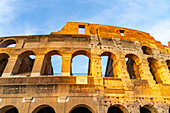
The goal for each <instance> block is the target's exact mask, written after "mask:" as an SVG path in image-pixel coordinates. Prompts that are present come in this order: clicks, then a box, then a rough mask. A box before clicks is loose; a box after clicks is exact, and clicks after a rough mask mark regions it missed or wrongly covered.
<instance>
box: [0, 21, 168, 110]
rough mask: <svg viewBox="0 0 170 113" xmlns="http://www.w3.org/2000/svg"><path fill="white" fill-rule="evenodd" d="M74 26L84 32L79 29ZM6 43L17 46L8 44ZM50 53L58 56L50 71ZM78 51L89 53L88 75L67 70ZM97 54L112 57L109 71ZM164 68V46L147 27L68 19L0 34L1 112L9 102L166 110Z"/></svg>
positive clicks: (17, 105) (13, 105)
mask: <svg viewBox="0 0 170 113" xmlns="http://www.w3.org/2000/svg"><path fill="white" fill-rule="evenodd" d="M79 28H84V30H85V34H78V29H79ZM122 33H123V34H122ZM10 44H16V46H15V47H7V46H8V45H10ZM169 46H170V45H169ZM29 55H35V56H36V57H35V60H31V59H30V58H29V57H28V56H29ZM52 55H60V56H61V57H62V67H61V75H57V76H54V75H52V74H53V68H52V66H51V62H50V60H51V58H50V57H51V56H52ZM77 55H85V56H87V57H88V58H89V59H90V63H89V67H90V68H89V75H86V76H75V75H72V72H71V70H72V67H71V63H72V59H73V58H74V57H75V56H77ZM101 56H108V57H110V58H111V59H112V61H113V63H112V64H109V66H110V67H109V70H110V69H111V68H112V69H113V75H114V76H111V77H104V76H102V70H101V66H102V65H101ZM7 58H8V62H7V64H6V66H5V61H6V60H7ZM25 58H27V59H25ZM127 58H129V59H130V60H129V61H127ZM4 59H5V60H4ZM1 62H2V63H1ZM80 63H81V62H80ZM23 64H25V65H23ZM127 65H129V66H127ZM4 66H5V68H4ZM127 67H128V70H129V72H128V70H127ZM169 68H170V48H169V47H167V46H164V45H162V44H161V43H160V42H158V41H156V40H155V39H154V38H153V37H152V36H150V35H149V34H148V33H145V32H141V31H137V30H132V29H127V28H121V27H113V26H105V25H97V24H89V23H75V22H68V23H67V24H66V25H65V26H64V27H63V28H62V29H61V30H60V31H54V32H52V33H51V34H49V35H32V36H13V37H1V41H0V73H1V72H3V73H2V74H1V77H0V113H1V112H2V113H5V112H6V111H7V110H9V109H12V108H17V110H18V112H19V113H37V112H38V111H39V110H40V109H41V108H45V107H52V108H53V109H54V111H55V112H56V113H72V112H71V111H73V110H74V109H76V108H79V107H83V108H86V109H88V110H90V111H91V112H92V113H107V112H108V111H109V110H110V109H115V108H117V109H120V110H121V111H122V112H123V113H142V111H141V109H148V110H149V111H150V112H151V113H169V109H170V70H169ZM1 70H2V71H1ZM132 75H133V76H132ZM108 113H109V112H108Z"/></svg>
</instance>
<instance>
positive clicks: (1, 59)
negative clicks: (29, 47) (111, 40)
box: [0, 50, 170, 83]
mask: <svg viewBox="0 0 170 113" xmlns="http://www.w3.org/2000/svg"><path fill="white" fill-rule="evenodd" d="M55 55H57V56H59V57H60V66H58V67H57V68H60V73H61V67H62V54H61V53H60V52H59V51H57V50H53V51H50V52H48V53H47V54H45V56H44V61H43V65H42V68H41V75H55V73H54V72H53V70H54V68H53V66H52V61H51V59H52V56H55ZM78 56H80V57H81V58H84V60H83V59H82V60H83V61H82V62H81V61H79V62H78V64H76V65H77V67H76V68H80V67H81V66H84V65H82V63H83V62H85V61H86V62H87V63H86V64H87V65H88V66H87V68H86V69H85V70H86V74H84V75H91V70H90V67H91V55H90V53H88V52H87V51H84V50H79V51H76V52H74V53H73V54H72V58H71V61H72V66H71V68H72V69H71V72H70V75H75V74H74V73H72V70H73V69H74V66H73V64H74V62H75V58H76V57H78ZM35 57H36V56H35V53H34V52H33V51H26V52H23V53H21V54H20V55H19V56H18V59H17V61H16V63H15V66H14V68H13V71H12V75H16V74H22V73H31V71H32V68H33V65H34V61H35ZM59 57H58V58H59ZM80 57H79V58H78V59H80ZM102 57H107V62H105V64H107V65H105V66H104V68H105V69H106V70H105V74H104V76H105V77H115V78H117V76H118V65H119V64H118V58H117V57H116V55H114V54H113V53H111V52H103V53H102V54H101V59H102ZM8 58H9V55H8V54H6V53H1V54H0V75H2V73H3V71H4V69H5V67H6V64H7V62H8ZM55 60H57V59H55ZM125 60H126V66H127V72H128V73H129V76H130V78H131V79H136V78H137V79H140V74H141V73H142V72H141V71H142V67H141V66H140V65H141V60H140V58H139V57H138V56H137V55H135V54H127V55H126V56H125ZM147 61H148V66H149V70H150V73H151V74H152V75H153V79H154V80H155V81H156V83H161V82H162V80H161V78H160V74H161V71H160V67H161V64H160V63H159V62H158V60H156V59H155V58H151V57H149V58H147ZM55 63H58V62H55ZM166 63H167V67H168V70H169V71H170V60H167V61H166ZM101 68H103V65H102V66H101ZM84 72H85V71H84Z"/></svg>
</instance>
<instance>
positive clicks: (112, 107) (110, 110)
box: [107, 105, 128, 113]
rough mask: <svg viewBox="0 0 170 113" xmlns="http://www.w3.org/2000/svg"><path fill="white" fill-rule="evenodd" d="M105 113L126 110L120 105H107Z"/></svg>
mask: <svg viewBox="0 0 170 113" xmlns="http://www.w3.org/2000/svg"><path fill="white" fill-rule="evenodd" d="M107 113H128V110H127V109H126V108H125V107H123V106H121V105H114V106H111V107H109V109H108V111H107Z"/></svg>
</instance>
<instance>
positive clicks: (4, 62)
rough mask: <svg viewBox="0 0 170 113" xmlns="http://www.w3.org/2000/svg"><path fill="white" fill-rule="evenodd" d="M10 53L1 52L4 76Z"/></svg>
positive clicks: (0, 68) (0, 74)
mask: <svg viewBox="0 0 170 113" xmlns="http://www.w3.org/2000/svg"><path fill="white" fill-rule="evenodd" d="M8 58H9V55H7V54H6V53H2V54H0V76H2V73H3V72H4V69H5V67H6V64H7V63H8Z"/></svg>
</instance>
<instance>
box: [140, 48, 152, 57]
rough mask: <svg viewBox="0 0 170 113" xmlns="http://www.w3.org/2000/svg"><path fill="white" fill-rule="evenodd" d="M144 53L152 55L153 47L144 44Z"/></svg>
mask: <svg viewBox="0 0 170 113" xmlns="http://www.w3.org/2000/svg"><path fill="white" fill-rule="evenodd" d="M142 51H143V54H147V55H152V49H151V48H149V47H147V46H142Z"/></svg>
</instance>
